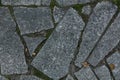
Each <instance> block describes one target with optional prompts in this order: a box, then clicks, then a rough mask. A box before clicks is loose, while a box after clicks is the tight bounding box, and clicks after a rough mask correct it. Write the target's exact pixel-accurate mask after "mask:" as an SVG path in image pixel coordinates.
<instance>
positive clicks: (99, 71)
mask: <svg viewBox="0 0 120 80" xmlns="http://www.w3.org/2000/svg"><path fill="white" fill-rule="evenodd" d="M95 73H96V75H97V76H98V77H99V79H100V80H112V79H111V75H110V72H109V70H108V68H107V67H106V66H101V67H98V68H96V69H95Z"/></svg>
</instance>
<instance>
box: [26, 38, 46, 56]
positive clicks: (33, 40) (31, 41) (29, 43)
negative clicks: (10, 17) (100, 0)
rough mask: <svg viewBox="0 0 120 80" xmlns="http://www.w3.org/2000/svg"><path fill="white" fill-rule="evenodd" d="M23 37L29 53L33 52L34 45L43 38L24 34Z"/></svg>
mask: <svg viewBox="0 0 120 80" xmlns="http://www.w3.org/2000/svg"><path fill="white" fill-rule="evenodd" d="M24 39H25V41H26V43H27V47H28V49H29V52H30V54H31V55H32V53H33V52H34V50H35V49H36V47H37V46H38V45H39V44H40V43H41V42H42V41H43V40H45V37H34V38H32V37H27V36H24Z"/></svg>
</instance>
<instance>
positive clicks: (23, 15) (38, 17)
mask: <svg viewBox="0 0 120 80" xmlns="http://www.w3.org/2000/svg"><path fill="white" fill-rule="evenodd" d="M14 13H15V17H16V20H17V23H18V26H19V28H20V31H21V34H28V33H34V32H39V31H41V30H46V29H50V28H53V27H54V26H53V22H52V17H51V10H50V9H49V8H48V7H39V8H25V7H19V8H14Z"/></svg>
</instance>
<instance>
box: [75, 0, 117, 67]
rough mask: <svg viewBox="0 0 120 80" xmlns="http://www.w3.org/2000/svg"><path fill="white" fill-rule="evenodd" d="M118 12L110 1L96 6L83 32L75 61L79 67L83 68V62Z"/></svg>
mask: <svg viewBox="0 0 120 80" xmlns="http://www.w3.org/2000/svg"><path fill="white" fill-rule="evenodd" d="M116 10H117V7H116V6H115V5H113V4H112V3H110V2H108V1H103V2H100V3H98V4H97V5H96V7H95V8H94V10H93V13H92V14H91V16H90V18H89V21H88V24H87V26H86V28H85V30H84V32H83V37H82V42H81V45H80V49H79V54H78V56H77V60H76V61H75V63H76V65H77V66H79V67H81V62H84V60H85V59H86V58H87V57H88V55H89V53H90V52H91V50H92V49H93V47H94V46H95V44H96V42H97V41H98V39H99V37H100V36H101V34H102V33H103V31H104V30H105V28H106V26H107V24H108V23H109V21H110V20H111V18H112V16H113V15H114V14H115V12H116ZM101 50H102V49H101ZM98 55H99V54H98ZM91 59H92V58H91ZM92 60H95V59H92ZM93 62H94V61H93Z"/></svg>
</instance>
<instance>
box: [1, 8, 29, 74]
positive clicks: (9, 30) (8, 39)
mask: <svg viewBox="0 0 120 80" xmlns="http://www.w3.org/2000/svg"><path fill="white" fill-rule="evenodd" d="M9 13H10V12H9V11H8V9H7V8H0V65H1V74H21V73H26V72H27V65H26V61H25V57H24V47H23V45H22V43H21V41H20V38H19V37H18V35H17V33H16V32H15V30H16V27H15V23H14V21H13V20H12V18H11V16H10V14H9Z"/></svg>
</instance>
